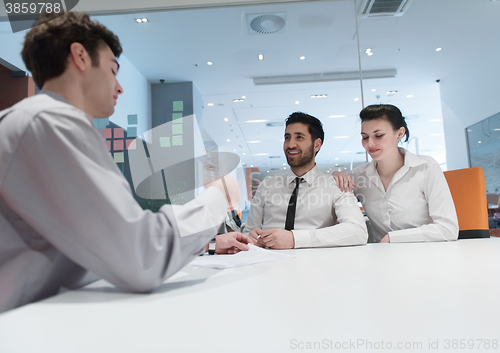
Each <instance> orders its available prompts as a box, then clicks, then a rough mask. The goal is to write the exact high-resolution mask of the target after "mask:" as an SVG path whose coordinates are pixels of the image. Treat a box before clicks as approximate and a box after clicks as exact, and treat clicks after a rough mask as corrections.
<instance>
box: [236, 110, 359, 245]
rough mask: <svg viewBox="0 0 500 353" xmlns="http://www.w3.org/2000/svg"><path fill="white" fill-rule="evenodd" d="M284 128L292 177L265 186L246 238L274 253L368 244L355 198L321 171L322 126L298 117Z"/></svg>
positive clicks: (261, 187) (268, 181) (270, 180)
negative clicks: (318, 162)
mask: <svg viewBox="0 0 500 353" xmlns="http://www.w3.org/2000/svg"><path fill="white" fill-rule="evenodd" d="M285 125H286V129H285V141H284V143H283V150H284V152H285V156H286V160H287V162H288V165H289V166H290V169H291V171H290V172H289V173H288V174H283V175H277V176H273V177H267V178H265V179H264V180H263V181H262V183H261V184H260V185H259V187H258V188H257V192H256V193H255V196H254V197H253V199H252V205H251V207H250V213H249V214H248V218H247V221H246V224H245V229H244V231H243V233H244V234H249V236H250V238H251V239H252V241H253V243H254V244H256V245H259V246H261V247H267V248H272V249H293V248H310V247H328V246H348V245H362V244H366V242H367V239H368V233H367V231H366V224H365V221H364V218H363V215H362V214H361V211H360V210H359V207H358V205H357V200H356V198H355V197H354V195H353V193H352V192H346V193H344V192H341V191H340V189H339V188H338V187H337V184H336V183H335V180H333V178H332V177H331V176H330V175H327V174H324V173H321V172H320V171H319V170H318V167H317V166H316V162H315V157H316V154H317V153H318V151H319V150H320V148H321V146H322V144H323V140H324V132H323V126H322V124H321V121H319V120H318V119H317V118H315V117H313V116H311V115H308V114H305V113H301V112H295V113H293V114H291V115H290V116H289V117H288V118H287V119H286V123H285ZM332 180H333V182H332ZM337 220H338V222H339V224H336V223H337Z"/></svg>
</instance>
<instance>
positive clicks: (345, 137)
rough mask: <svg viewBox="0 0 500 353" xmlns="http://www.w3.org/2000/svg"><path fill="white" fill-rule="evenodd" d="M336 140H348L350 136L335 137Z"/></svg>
mask: <svg viewBox="0 0 500 353" xmlns="http://www.w3.org/2000/svg"><path fill="white" fill-rule="evenodd" d="M333 138H334V139H348V138H349V136H333Z"/></svg>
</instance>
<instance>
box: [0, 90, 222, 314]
mask: <svg viewBox="0 0 500 353" xmlns="http://www.w3.org/2000/svg"><path fill="white" fill-rule="evenodd" d="M2 117H4V119H3V120H1V121H0V312H2V311H5V310H8V309H11V308H14V307H17V306H19V305H23V304H26V303H30V302H33V301H36V300H39V299H43V298H46V297H48V296H51V295H54V294H57V292H58V291H59V290H60V289H61V288H63V287H66V288H71V287H74V286H77V285H79V284H82V282H84V281H85V280H86V276H87V274H88V271H91V272H92V273H94V274H95V275H97V276H99V277H101V278H104V279H106V280H108V281H110V282H111V283H113V284H115V285H116V286H117V287H120V288H122V289H124V290H128V291H135V292H147V291H150V290H152V289H153V288H155V287H157V286H158V285H159V284H161V283H162V282H163V280H164V279H165V278H166V277H168V276H170V275H172V274H174V273H175V272H177V271H178V270H179V269H181V268H182V267H183V266H185V265H186V264H187V263H189V262H190V261H191V260H192V259H193V258H194V257H195V256H196V255H198V254H199V253H200V252H202V251H203V249H204V246H205V245H206V244H207V243H208V242H209V240H210V239H211V238H212V237H213V236H215V235H216V234H217V228H218V226H219V225H220V223H221V222H222V221H223V219H224V217H225V215H226V208H227V203H226V200H225V197H224V195H223V193H222V192H220V191H219V190H218V189H216V188H209V189H208V190H207V191H206V192H205V193H204V194H203V195H202V196H201V197H199V198H197V199H195V200H193V201H191V202H189V203H187V204H186V205H184V206H163V207H162V208H161V209H160V211H159V212H158V213H152V212H150V211H144V210H142V208H141V207H140V206H139V205H138V204H137V202H136V201H135V199H134V198H133V196H132V193H131V191H130V185H129V184H128V182H127V181H126V180H125V178H124V177H123V175H122V173H121V172H120V170H119V169H118V168H117V166H116V164H115V163H114V162H113V160H112V158H111V155H110V153H109V152H108V149H107V147H106V145H105V143H104V141H103V140H102V138H101V137H100V136H99V133H98V132H97V130H96V129H95V128H94V127H93V125H92V124H91V122H90V120H89V119H88V118H87V116H86V115H85V113H83V112H82V111H80V110H78V109H76V108H75V107H73V106H71V105H70V104H69V103H68V102H67V101H65V100H64V99H63V98H62V97H61V96H59V95H57V94H55V93H53V92H48V91H41V92H40V94H38V95H36V96H34V97H30V98H27V99H25V100H23V101H22V102H20V103H18V104H16V105H15V106H13V107H12V108H10V109H7V110H4V111H3V112H0V119H1V118H2ZM94 277H95V276H94ZM87 279H88V277H87Z"/></svg>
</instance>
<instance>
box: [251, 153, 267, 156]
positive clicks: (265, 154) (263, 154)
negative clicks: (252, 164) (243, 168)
mask: <svg viewBox="0 0 500 353" xmlns="http://www.w3.org/2000/svg"><path fill="white" fill-rule="evenodd" d="M267 155H269V153H256V154H252V156H267Z"/></svg>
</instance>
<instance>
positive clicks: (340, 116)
mask: <svg viewBox="0 0 500 353" xmlns="http://www.w3.org/2000/svg"><path fill="white" fill-rule="evenodd" d="M329 118H334V119H336V118H345V115H330V116H329Z"/></svg>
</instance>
